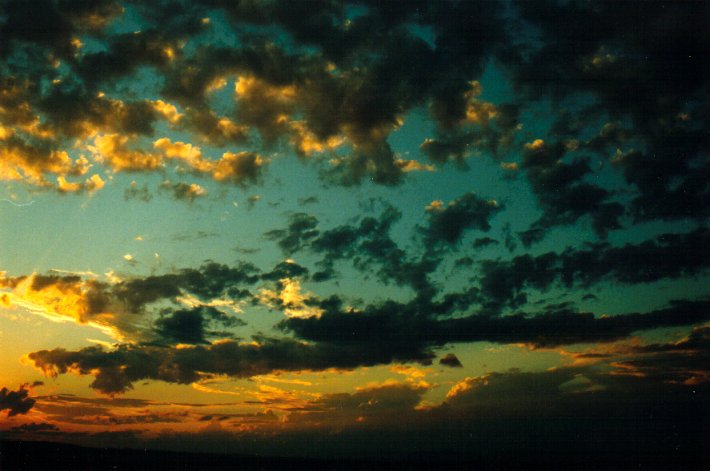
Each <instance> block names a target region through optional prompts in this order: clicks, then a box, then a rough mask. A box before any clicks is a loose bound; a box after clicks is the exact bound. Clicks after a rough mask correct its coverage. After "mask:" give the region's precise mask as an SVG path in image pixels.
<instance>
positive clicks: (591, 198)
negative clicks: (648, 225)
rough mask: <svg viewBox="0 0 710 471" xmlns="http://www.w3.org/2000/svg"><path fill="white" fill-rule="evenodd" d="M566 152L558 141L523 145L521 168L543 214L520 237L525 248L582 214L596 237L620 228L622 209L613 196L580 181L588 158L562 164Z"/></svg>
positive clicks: (572, 221)
mask: <svg viewBox="0 0 710 471" xmlns="http://www.w3.org/2000/svg"><path fill="white" fill-rule="evenodd" d="M566 152H567V149H566V148H565V145H564V143H561V142H558V143H555V144H547V143H544V142H543V141H541V140H539V141H534V142H533V143H530V144H526V145H525V151H524V153H523V162H522V168H523V169H525V170H526V172H527V177H528V180H529V181H530V185H531V187H532V191H533V193H535V195H536V196H537V198H538V201H539V202H540V206H541V209H542V211H543V215H542V216H541V217H540V219H538V220H537V221H536V222H535V223H533V225H532V227H531V228H530V229H529V230H527V231H525V232H524V233H522V234H521V239H522V241H523V244H524V245H526V246H529V245H530V244H532V243H533V242H537V241H539V240H540V239H542V238H543V237H544V235H545V232H546V230H547V229H549V228H550V227H553V226H557V225H566V224H572V223H575V222H576V221H577V220H578V219H579V218H581V217H582V216H585V215H589V216H590V217H591V220H592V228H593V229H594V231H595V232H596V233H597V234H598V235H599V236H602V237H604V236H606V234H607V232H608V231H610V230H613V229H620V228H621V223H620V222H619V219H620V218H621V216H623V214H624V207H623V206H622V205H621V204H620V203H618V202H614V201H611V200H610V198H611V197H612V196H613V195H612V193H611V192H609V191H608V190H605V189H604V188H601V187H599V186H597V185H593V184H591V183H588V182H585V181H584V177H585V176H586V175H588V174H590V173H591V167H590V165H589V159H587V158H583V157H579V158H575V159H573V160H571V161H570V162H564V161H563V157H564V155H565V153H566Z"/></svg>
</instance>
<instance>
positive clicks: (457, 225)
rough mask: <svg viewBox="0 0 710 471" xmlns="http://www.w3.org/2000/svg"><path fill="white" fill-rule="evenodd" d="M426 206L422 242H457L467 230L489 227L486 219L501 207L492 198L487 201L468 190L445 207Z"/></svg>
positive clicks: (486, 229) (486, 228)
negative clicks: (426, 224)
mask: <svg viewBox="0 0 710 471" xmlns="http://www.w3.org/2000/svg"><path fill="white" fill-rule="evenodd" d="M427 209H428V212H429V221H428V226H427V227H425V228H423V229H422V231H423V233H424V238H425V242H426V243H427V244H437V243H439V242H446V243H448V244H456V243H458V242H459V240H460V239H461V237H462V236H463V234H464V232H465V231H466V230H468V229H477V230H479V231H488V230H490V228H491V225H490V222H489V220H490V219H491V218H492V217H493V216H494V215H495V214H496V213H498V212H500V211H501V210H502V209H503V207H502V205H500V204H498V203H497V202H496V201H495V200H486V199H483V198H481V197H479V196H478V195H476V194H475V193H473V192H471V193H466V194H465V195H463V196H460V197H459V198H457V199H455V200H453V201H451V202H449V204H448V205H446V206H444V205H443V204H440V205H437V206H434V205H433V204H432V205H430V206H429V207H428V208H427Z"/></svg>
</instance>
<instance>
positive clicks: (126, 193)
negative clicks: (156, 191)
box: [123, 181, 153, 203]
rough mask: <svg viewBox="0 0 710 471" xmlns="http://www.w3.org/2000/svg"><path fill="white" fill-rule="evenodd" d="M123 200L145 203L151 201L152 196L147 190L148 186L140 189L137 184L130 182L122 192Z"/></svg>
mask: <svg viewBox="0 0 710 471" xmlns="http://www.w3.org/2000/svg"><path fill="white" fill-rule="evenodd" d="M123 199H125V200H126V201H129V200H138V201H142V202H144V203H147V202H149V201H150V200H152V199H153V195H152V194H151V192H150V190H148V185H145V184H144V185H143V186H142V187H141V186H138V183H136V182H135V181H132V182H131V184H130V185H129V186H128V188H126V189H125V190H123Z"/></svg>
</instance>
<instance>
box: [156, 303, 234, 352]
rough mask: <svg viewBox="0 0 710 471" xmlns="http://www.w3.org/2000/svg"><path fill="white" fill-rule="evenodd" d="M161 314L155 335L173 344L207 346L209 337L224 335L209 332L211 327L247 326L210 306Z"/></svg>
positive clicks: (166, 311) (167, 311)
mask: <svg viewBox="0 0 710 471" xmlns="http://www.w3.org/2000/svg"><path fill="white" fill-rule="evenodd" d="M161 314H162V315H161V317H160V318H159V319H157V320H156V321H155V333H156V334H157V335H158V338H159V340H161V341H166V342H169V343H173V344H193V345H196V344H207V343H209V342H208V341H207V337H208V336H210V337H211V336H215V335H220V334H223V333H221V332H214V331H210V330H208V328H209V326H210V325H213V324H217V325H222V326H224V327H235V326H239V325H245V324H246V323H245V322H244V321H242V320H241V319H238V318H236V317H230V316H227V315H226V314H224V313H223V312H221V311H219V310H217V309H215V308H214V307H210V306H198V307H194V308H191V309H177V310H165V311H163V312H162V313H161Z"/></svg>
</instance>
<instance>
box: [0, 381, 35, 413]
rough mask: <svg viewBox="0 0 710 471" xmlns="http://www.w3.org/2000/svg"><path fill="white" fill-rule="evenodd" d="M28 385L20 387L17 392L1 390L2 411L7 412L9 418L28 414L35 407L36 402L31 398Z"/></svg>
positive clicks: (0, 406)
mask: <svg viewBox="0 0 710 471" xmlns="http://www.w3.org/2000/svg"><path fill="white" fill-rule="evenodd" d="M29 393H30V391H29V389H27V384H23V385H20V387H19V388H18V389H17V391H11V390H9V389H7V388H2V389H0V411H7V416H8V417H12V416H15V415H19V414H26V413H28V412H29V411H30V409H32V406H34V405H35V402H36V400H35V399H33V398H31V397H29Z"/></svg>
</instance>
